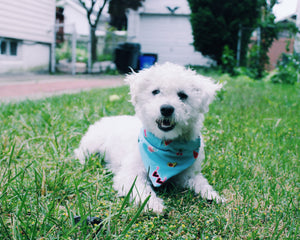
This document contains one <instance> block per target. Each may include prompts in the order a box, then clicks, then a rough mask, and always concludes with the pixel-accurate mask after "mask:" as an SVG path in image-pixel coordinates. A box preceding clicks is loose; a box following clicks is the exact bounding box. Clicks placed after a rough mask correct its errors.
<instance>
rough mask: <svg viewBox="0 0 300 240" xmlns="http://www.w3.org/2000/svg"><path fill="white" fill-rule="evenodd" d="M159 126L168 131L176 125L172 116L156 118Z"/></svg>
mask: <svg viewBox="0 0 300 240" xmlns="http://www.w3.org/2000/svg"><path fill="white" fill-rule="evenodd" d="M156 123H157V126H158V128H159V129H160V130H162V131H165V132H168V131H171V130H172V129H173V128H174V127H175V125H176V124H175V122H174V120H173V119H170V118H159V119H157V120H156Z"/></svg>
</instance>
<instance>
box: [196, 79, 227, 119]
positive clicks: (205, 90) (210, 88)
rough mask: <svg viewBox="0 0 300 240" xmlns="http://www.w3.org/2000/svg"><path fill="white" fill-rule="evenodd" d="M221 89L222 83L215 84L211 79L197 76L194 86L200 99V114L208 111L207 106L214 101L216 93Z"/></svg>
mask: <svg viewBox="0 0 300 240" xmlns="http://www.w3.org/2000/svg"><path fill="white" fill-rule="evenodd" d="M222 87H223V84H222V83H219V82H218V83H215V81H214V80H213V79H211V78H208V77H204V76H198V81H197V84H196V86H195V90H196V91H197V95H198V97H199V98H200V99H199V100H200V102H199V110H200V112H201V113H206V112H208V110H209V104H211V102H212V101H213V100H214V99H215V95H216V93H217V91H219V90H221V88H222Z"/></svg>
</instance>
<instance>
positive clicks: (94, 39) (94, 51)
mask: <svg viewBox="0 0 300 240" xmlns="http://www.w3.org/2000/svg"><path fill="white" fill-rule="evenodd" d="M90 34H91V57H92V62H93V63H94V62H96V61H97V37H96V28H95V27H92V26H91V29H90Z"/></svg>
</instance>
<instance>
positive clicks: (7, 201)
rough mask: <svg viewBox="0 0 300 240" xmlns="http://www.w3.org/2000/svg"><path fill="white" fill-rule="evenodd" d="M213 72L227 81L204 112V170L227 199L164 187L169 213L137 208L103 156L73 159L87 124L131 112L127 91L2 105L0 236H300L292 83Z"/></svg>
mask: <svg viewBox="0 0 300 240" xmlns="http://www.w3.org/2000/svg"><path fill="white" fill-rule="evenodd" d="M215 77H216V78H217V79H218V80H221V81H227V84H226V87H225V89H224V91H222V92H221V93H220V94H219V95H218V97H217V99H216V101H215V102H214V103H213V104H212V105H211V107H210V112H209V113H208V114H207V115H206V120H205V127H204V129H203V133H204V137H205V141H206V160H205V162H204V163H203V173H204V175H205V176H206V177H207V178H208V180H209V182H210V183H211V184H212V185H213V186H214V187H215V189H217V190H218V191H219V192H220V193H221V194H222V195H224V196H225V197H226V198H227V203H226V204H223V205H218V204H215V203H212V204H208V203H207V202H206V201H204V200H202V199H201V197H199V196H195V195H194V193H193V192H192V191H189V190H185V189H178V188H176V187H175V186H172V185H171V184H169V185H167V186H165V187H163V188H162V189H160V190H159V195H160V196H161V197H162V198H163V199H164V201H165V204H166V206H167V210H166V213H165V214H164V215H162V216H160V215H156V214H154V213H149V212H148V213H147V212H146V213H144V212H141V211H140V210H141V208H138V207H136V206H134V205H132V204H131V203H129V202H128V201H127V199H126V198H118V197H117V195H116V192H115V191H114V190H113V188H112V174H111V173H110V172H109V171H108V170H106V169H105V164H104V162H103V159H102V158H101V157H99V156H96V155H95V156H92V157H91V158H90V159H89V161H88V163H87V164H86V165H85V166H81V165H80V164H79V162H78V161H77V160H75V159H74V157H73V150H74V149H75V148H76V147H77V146H78V144H79V141H80V139H81V137H82V134H83V133H84V132H85V131H86V130H87V128H88V126H89V125H90V124H92V123H94V122H95V121H96V120H98V119H99V118H101V117H103V116H112V115H120V114H133V113H134V110H133V107H132V106H131V105H130V103H129V102H128V99H129V97H128V88H127V87H120V88H115V89H109V90H92V91H90V92H83V93H79V94H73V95H63V96H55V97H51V98H47V99H44V100H38V101H30V100H27V101H23V102H19V103H8V104H4V103H3V104H1V105H0V119H1V124H0V133H1V137H0V138H1V140H0V166H1V168H0V239H93V238H95V239H299V237H300V234H299V196H300V195H299V171H300V166H299V136H300V134H299V125H298V124H299V119H300V116H299V115H300V114H299V113H300V109H299V96H300V88H299V85H296V86H289V85H274V84H272V83H268V82H262V81H253V80H251V79H248V78H246V77H237V78H233V79H232V78H230V77H229V76H227V75H215ZM113 94H117V95H118V96H120V100H116V101H112V102H111V101H109V96H111V95H113ZM76 215H80V216H81V218H82V221H81V222H79V223H78V224H77V225H76V224H75V223H74V220H73V218H74V216H76ZM89 216H97V217H100V218H101V219H102V220H103V221H102V224H101V225H94V226H91V225H86V224H85V222H86V221H85V220H86V218H87V217H89ZM100 226H101V228H100Z"/></svg>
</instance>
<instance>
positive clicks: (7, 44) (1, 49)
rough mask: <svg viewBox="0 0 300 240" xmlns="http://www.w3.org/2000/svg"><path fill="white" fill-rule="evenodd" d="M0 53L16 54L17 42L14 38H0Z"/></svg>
mask: <svg viewBox="0 0 300 240" xmlns="http://www.w3.org/2000/svg"><path fill="white" fill-rule="evenodd" d="M0 55H4V56H17V55H18V42H17V41H16V40H10V39H3V38H2V39H1V38H0Z"/></svg>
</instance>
